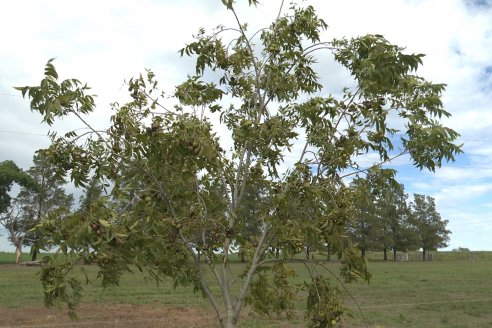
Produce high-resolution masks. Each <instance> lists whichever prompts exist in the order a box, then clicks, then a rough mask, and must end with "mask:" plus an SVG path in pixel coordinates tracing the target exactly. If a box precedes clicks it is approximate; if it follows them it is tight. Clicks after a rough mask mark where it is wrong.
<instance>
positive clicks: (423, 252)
mask: <svg viewBox="0 0 492 328" xmlns="http://www.w3.org/2000/svg"><path fill="white" fill-rule="evenodd" d="M422 261H424V262H425V248H422Z"/></svg>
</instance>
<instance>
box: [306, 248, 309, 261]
mask: <svg viewBox="0 0 492 328" xmlns="http://www.w3.org/2000/svg"><path fill="white" fill-rule="evenodd" d="M306 260H309V246H306Z"/></svg>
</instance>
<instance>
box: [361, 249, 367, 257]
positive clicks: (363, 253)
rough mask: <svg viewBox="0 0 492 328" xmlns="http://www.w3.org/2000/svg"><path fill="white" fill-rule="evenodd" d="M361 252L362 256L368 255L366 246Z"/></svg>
mask: <svg viewBox="0 0 492 328" xmlns="http://www.w3.org/2000/svg"><path fill="white" fill-rule="evenodd" d="M360 254H361V256H362V257H366V250H365V248H362V249H361V250H360Z"/></svg>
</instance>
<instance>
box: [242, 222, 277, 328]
mask: <svg viewBox="0 0 492 328" xmlns="http://www.w3.org/2000/svg"><path fill="white" fill-rule="evenodd" d="M263 228H264V229H263V232H262V234H261V238H260V240H259V242H258V246H257V247H256V249H255V253H254V255H253V259H252V260H251V267H250V268H249V270H248V273H247V274H246V278H245V279H244V282H243V286H242V287H241V291H240V292H239V296H238V298H237V300H236V304H235V307H234V317H235V319H236V320H237V317H238V316H239V312H240V311H241V308H242V306H243V304H244V298H245V296H246V292H247V290H248V288H249V284H250V282H251V279H252V278H253V274H254V273H255V272H256V269H257V268H258V263H259V261H260V258H261V255H262V253H263V251H264V249H263V248H264V246H265V241H266V239H267V235H268V233H269V231H270V227H269V226H268V225H267V224H264V225H263Z"/></svg>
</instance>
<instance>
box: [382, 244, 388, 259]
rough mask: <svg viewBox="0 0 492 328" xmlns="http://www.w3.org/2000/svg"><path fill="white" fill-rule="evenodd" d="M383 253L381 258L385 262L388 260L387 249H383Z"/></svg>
mask: <svg viewBox="0 0 492 328" xmlns="http://www.w3.org/2000/svg"><path fill="white" fill-rule="evenodd" d="M383 253H384V257H383V259H384V260H385V261H387V260H388V251H387V248H386V247H385V248H384V249H383Z"/></svg>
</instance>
